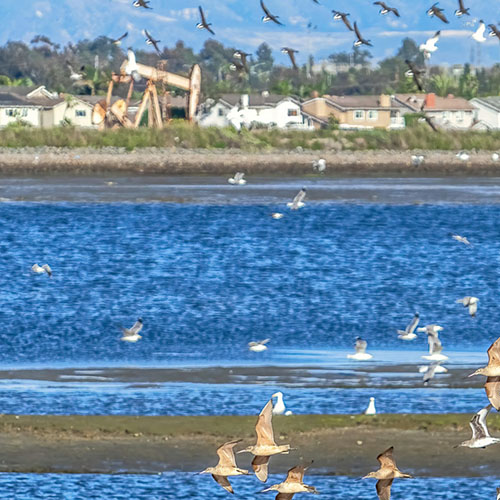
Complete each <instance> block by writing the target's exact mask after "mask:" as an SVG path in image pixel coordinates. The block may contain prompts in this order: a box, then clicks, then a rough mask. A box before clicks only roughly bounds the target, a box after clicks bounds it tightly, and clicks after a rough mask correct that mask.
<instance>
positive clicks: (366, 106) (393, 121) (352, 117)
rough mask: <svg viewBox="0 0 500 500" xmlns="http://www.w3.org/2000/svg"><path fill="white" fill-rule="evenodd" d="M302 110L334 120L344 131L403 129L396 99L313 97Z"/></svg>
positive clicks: (382, 97) (402, 119)
mask: <svg viewBox="0 0 500 500" xmlns="http://www.w3.org/2000/svg"><path fill="white" fill-rule="evenodd" d="M302 110H303V111H305V112H306V113H309V114H311V115H313V116H315V117H317V118H319V119H321V120H323V121H326V122H328V120H329V118H330V117H334V118H335V119H336V120H337V122H338V123H339V127H340V128H341V129H354V130H356V129H373V128H384V129H394V128H404V127H405V122H404V118H403V106H402V105H401V104H400V103H399V102H397V101H396V100H395V99H394V97H393V96H389V95H385V94H382V95H379V96H375V95H364V96H360V95H357V96H331V95H324V96H321V97H319V96H314V97H312V98H311V99H309V100H307V101H305V102H303V103H302Z"/></svg>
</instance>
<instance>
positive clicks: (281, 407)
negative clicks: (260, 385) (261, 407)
mask: <svg viewBox="0 0 500 500" xmlns="http://www.w3.org/2000/svg"><path fill="white" fill-rule="evenodd" d="M273 398H276V404H275V405H274V406H273V415H283V414H285V415H286V416H287V417H288V416H289V415H291V414H292V412H291V411H290V410H288V411H285V410H286V406H285V402H284V401H283V393H282V392H279V391H278V392H275V393H274V394H273V395H272V396H271V399H273Z"/></svg>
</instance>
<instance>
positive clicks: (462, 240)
mask: <svg viewBox="0 0 500 500" xmlns="http://www.w3.org/2000/svg"><path fill="white" fill-rule="evenodd" d="M451 237H452V238H453V239H454V240H457V241H459V242H460V243H463V244H464V245H470V241H469V240H468V239H467V237H466V236H460V235H459V234H452V235H451Z"/></svg>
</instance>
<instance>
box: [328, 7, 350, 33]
mask: <svg viewBox="0 0 500 500" xmlns="http://www.w3.org/2000/svg"><path fill="white" fill-rule="evenodd" d="M332 12H333V19H334V21H342V22H343V23H344V24H345V25H346V27H347V29H348V30H349V31H354V29H353V28H352V26H351V23H350V22H349V19H347V16H350V14H347V13H346V12H339V11H338V10H332Z"/></svg>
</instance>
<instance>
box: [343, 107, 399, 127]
mask: <svg viewBox="0 0 500 500" xmlns="http://www.w3.org/2000/svg"><path fill="white" fill-rule="evenodd" d="M345 123H346V124H347V125H352V126H355V127H368V128H389V127H390V125H391V111H390V110H389V109H378V110H377V109H359V110H354V109H349V110H348V111H347V112H346V122H345Z"/></svg>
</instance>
